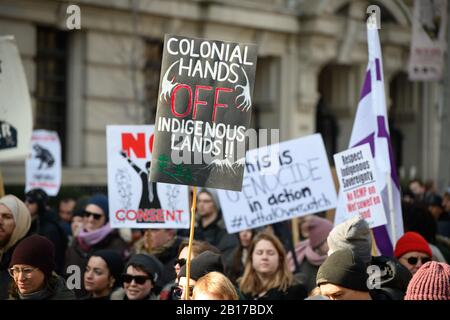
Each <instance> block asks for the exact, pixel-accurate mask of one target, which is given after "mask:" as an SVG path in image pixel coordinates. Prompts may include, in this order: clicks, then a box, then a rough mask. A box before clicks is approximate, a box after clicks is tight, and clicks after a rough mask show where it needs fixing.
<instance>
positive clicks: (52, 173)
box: [25, 130, 61, 196]
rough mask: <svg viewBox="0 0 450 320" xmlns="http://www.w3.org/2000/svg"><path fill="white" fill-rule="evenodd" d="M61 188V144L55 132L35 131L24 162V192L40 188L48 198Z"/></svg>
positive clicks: (56, 193)
mask: <svg viewBox="0 0 450 320" xmlns="http://www.w3.org/2000/svg"><path fill="white" fill-rule="evenodd" d="M60 187H61V143H60V141H59V137H58V133H57V132H55V131H47V130H35V131H33V136H32V137H31V151H30V152H29V157H28V159H27V161H26V186H25V192H28V191H29V190H31V189H36V188H41V189H42V190H44V191H45V192H46V193H47V194H48V195H49V196H56V195H58V192H59V188H60Z"/></svg>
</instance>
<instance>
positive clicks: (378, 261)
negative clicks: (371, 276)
mask: <svg viewBox="0 0 450 320" xmlns="http://www.w3.org/2000/svg"><path fill="white" fill-rule="evenodd" d="M371 265H376V266H378V267H379V268H380V273H381V278H380V279H379V287H378V288H377V287H375V288H373V289H372V290H371V291H370V292H369V293H370V295H371V297H372V299H373V300H403V297H404V296H405V293H406V289H407V287H408V283H409V281H410V280H411V278H412V275H411V272H409V270H408V269H406V268H405V267H404V266H403V265H402V264H400V262H398V260H397V259H395V258H391V257H386V256H378V257H372V261H371Z"/></svg>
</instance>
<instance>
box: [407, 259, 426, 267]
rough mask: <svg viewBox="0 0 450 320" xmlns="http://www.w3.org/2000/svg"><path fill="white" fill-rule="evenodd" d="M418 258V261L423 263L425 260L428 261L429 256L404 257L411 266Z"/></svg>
mask: <svg viewBox="0 0 450 320" xmlns="http://www.w3.org/2000/svg"><path fill="white" fill-rule="evenodd" d="M419 260H420V262H421V263H422V264H425V263H427V262H430V261H431V258H428V257H423V258H422V257H409V258H408V259H406V261H408V263H409V264H410V265H412V266H415V265H416V264H417V262H419Z"/></svg>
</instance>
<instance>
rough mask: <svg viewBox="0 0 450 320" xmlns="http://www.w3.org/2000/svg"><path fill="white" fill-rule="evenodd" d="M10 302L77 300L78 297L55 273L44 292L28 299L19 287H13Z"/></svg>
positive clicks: (34, 294)
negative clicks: (19, 290) (21, 293)
mask: <svg viewBox="0 0 450 320" xmlns="http://www.w3.org/2000/svg"><path fill="white" fill-rule="evenodd" d="M10 300H76V297H75V293H74V292H73V291H72V290H69V289H68V288H67V286H66V282H65V281H64V279H63V278H62V277H60V276H58V275H57V274H56V273H53V274H52V276H51V279H50V281H48V283H47V285H46V287H45V288H44V289H43V290H42V291H39V292H36V293H33V294H31V295H28V296H26V297H23V296H21V295H20V294H19V292H18V289H17V287H16V286H13V287H12V288H11V291H10Z"/></svg>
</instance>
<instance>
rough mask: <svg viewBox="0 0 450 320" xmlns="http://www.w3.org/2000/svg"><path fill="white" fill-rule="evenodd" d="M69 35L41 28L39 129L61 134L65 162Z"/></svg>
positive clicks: (38, 62)
mask: <svg viewBox="0 0 450 320" xmlns="http://www.w3.org/2000/svg"><path fill="white" fill-rule="evenodd" d="M66 68H67V34H66V32H63V31H60V30H57V29H54V28H51V27H41V26H39V27H38V28H37V52H36V72H37V75H36V93H35V96H36V118H35V129H46V130H52V131H56V132H58V135H59V139H60V140H61V151H62V161H63V163H65V162H66V159H65V158H66V152H65V151H66V148H65V145H66V144H65V142H66V127H67V125H66V124H67V123H66V112H67V101H66V95H67V92H66V75H67V71H66Z"/></svg>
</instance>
